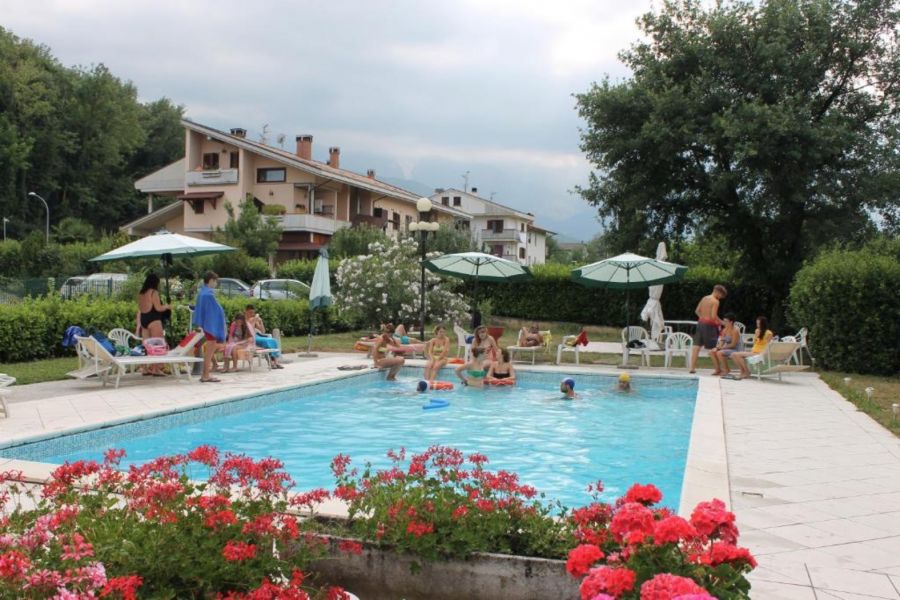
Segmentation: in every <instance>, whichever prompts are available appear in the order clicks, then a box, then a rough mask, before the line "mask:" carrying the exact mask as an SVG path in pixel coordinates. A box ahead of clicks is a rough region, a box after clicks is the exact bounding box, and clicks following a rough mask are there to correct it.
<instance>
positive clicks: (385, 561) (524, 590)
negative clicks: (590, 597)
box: [309, 538, 579, 600]
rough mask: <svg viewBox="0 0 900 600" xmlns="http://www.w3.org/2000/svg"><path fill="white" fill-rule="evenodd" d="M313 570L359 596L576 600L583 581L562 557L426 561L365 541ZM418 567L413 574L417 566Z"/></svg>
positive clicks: (332, 550) (373, 599)
mask: <svg viewBox="0 0 900 600" xmlns="http://www.w3.org/2000/svg"><path fill="white" fill-rule="evenodd" d="M339 541H340V540H339V539H335V538H332V539H331V543H330V546H329V555H330V558H327V559H324V560H321V561H318V562H316V563H314V564H313V565H312V566H311V568H310V569H309V570H310V571H312V572H314V573H316V574H318V575H320V576H321V580H322V581H323V582H326V583H328V584H334V585H340V586H343V587H344V588H346V589H347V590H348V591H351V592H353V593H354V594H356V595H357V596H359V598H360V599H361V600H397V599H398V598H403V599H405V600H462V599H465V600H498V599H504V600H549V599H551V598H552V599H553V600H566V599H572V600H575V599H577V598H578V584H579V581H578V580H576V579H574V578H573V577H571V576H570V575H568V574H567V573H566V563H565V561H562V560H548V559H544V558H529V557H524V556H508V555H505V554H478V555H476V556H474V557H472V558H471V559H469V560H455V559H451V560H444V561H440V562H427V561H422V560H416V557H414V556H409V555H404V554H397V553H395V552H393V551H391V550H387V549H383V548H379V547H378V546H377V545H375V544H371V543H363V552H362V554H360V555H354V554H346V553H343V552H340V551H339V550H338V549H337V544H338V542H339ZM414 563H418V564H419V568H418V570H417V571H416V572H415V573H414V572H413V564H414Z"/></svg>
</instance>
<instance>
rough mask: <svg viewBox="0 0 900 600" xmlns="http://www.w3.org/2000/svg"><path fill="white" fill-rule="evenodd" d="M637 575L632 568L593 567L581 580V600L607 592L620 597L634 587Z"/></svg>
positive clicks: (587, 599) (589, 599) (588, 599)
mask: <svg viewBox="0 0 900 600" xmlns="http://www.w3.org/2000/svg"><path fill="white" fill-rule="evenodd" d="M636 579H637V575H636V574H635V572H634V571H632V570H631V569H625V568H621V569H611V568H609V567H597V568H596V569H591V571H590V573H588V576H587V577H585V579H584V581H582V582H581V588H580V589H579V591H580V592H581V600H591V599H592V598H594V596H596V595H598V594H601V593H606V594H610V595H611V596H613V597H615V598H618V597H619V596H621V595H622V594H624V593H625V592H630V591H631V590H632V589H634V582H635V580H636Z"/></svg>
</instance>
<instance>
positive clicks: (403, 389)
mask: <svg viewBox="0 0 900 600" xmlns="http://www.w3.org/2000/svg"><path fill="white" fill-rule="evenodd" d="M420 374H421V370H419V369H412V368H404V369H403V370H402V371H401V373H400V377H399V380H398V381H397V382H386V381H384V378H383V374H380V373H375V372H367V373H365V374H362V375H359V376H354V377H350V378H348V379H345V380H341V381H333V382H327V383H320V384H313V385H309V386H303V387H297V388H294V389H290V390H285V391H278V392H274V393H267V394H262V395H258V396H253V397H250V398H246V399H241V400H237V401H234V402H226V403H222V404H217V405H213V406H208V407H204V408H199V409H193V410H187V411H183V412H179V413H174V414H171V415H166V416H162V417H157V418H151V419H146V420H142V421H136V422H132V423H126V424H122V425H116V426H112V427H106V428H102V429H96V430H91V431H87V432H82V433H76V434H72V435H67V436H63V437H59V438H54V439H50V440H44V441H39V442H34V443H30V444H22V445H18V446H14V447H9V448H5V449H0V455H2V456H5V457H10V458H20V459H25V460H35V461H41V462H50V463H62V462H65V461H74V460H79V459H98V460H99V459H101V458H102V456H103V452H104V450H106V449H108V448H124V449H125V450H126V452H127V462H124V463H123V464H125V465H127V464H139V463H142V462H145V461H147V460H149V459H150V458H154V457H156V456H159V455H160V454H172V453H178V452H184V451H187V450H189V449H192V448H194V447H196V446H199V445H202V444H211V445H215V446H217V447H219V448H220V449H222V450H225V451H231V452H241V453H246V454H248V455H250V456H253V457H255V458H262V457H264V456H274V457H277V458H279V459H281V460H283V461H284V463H285V468H286V469H287V471H288V472H289V473H290V474H291V475H292V476H293V477H294V479H295V481H296V482H297V487H298V489H309V488H313V487H327V488H330V487H333V484H334V482H333V479H332V477H331V473H330V470H329V464H330V462H331V459H332V458H333V457H334V456H335V455H337V454H338V453H343V454H346V455H348V456H350V457H352V458H353V460H354V463H355V464H357V465H362V463H363V462H365V461H366V460H369V461H371V462H372V463H373V464H374V465H375V466H376V467H383V466H387V465H388V464H389V459H388V458H387V457H386V456H385V453H386V452H387V450H389V449H399V448H400V447H401V446H404V447H406V448H407V450H409V451H412V452H418V451H422V450H424V449H426V448H427V447H429V446H431V445H435V444H440V445H447V446H453V447H456V448H459V449H461V450H463V451H464V452H475V451H478V452H481V453H483V454H485V455H487V456H488V458H489V459H490V463H489V465H488V467H489V468H491V469H507V470H510V471H514V472H517V473H518V474H519V475H520V478H521V479H522V481H523V482H526V483H529V484H531V485H533V486H535V487H536V488H537V489H538V490H539V491H542V492H546V493H547V495H548V496H549V497H552V498H559V499H560V500H562V501H563V503H564V504H566V505H568V506H576V505H581V504H584V503H586V502H588V501H589V500H590V497H589V496H588V494H587V492H586V491H585V488H586V486H587V485H588V484H589V483H593V482H595V481H597V480H598V479H600V480H603V482H604V484H605V486H606V493H605V496H606V497H607V498H608V499H612V498H615V497H616V496H618V495H620V494H621V493H622V492H624V490H625V489H627V487H628V486H629V485H631V484H632V483H634V482H639V483H650V482H652V483H654V484H656V485H657V486H658V487H659V488H660V489H661V490H662V492H663V494H664V504H665V505H667V506H669V507H670V508H672V509H675V510H677V508H678V503H679V497H680V493H681V483H682V479H683V475H684V468H685V461H686V458H687V450H688V443H689V440H690V430H691V423H692V419H693V412H694V403H695V400H696V395H697V383H696V381H695V380H690V379H673V378H656V377H635V378H634V379H633V385H634V391H633V392H632V393H629V394H621V393H617V392H615V391H614V390H615V377H614V376H611V375H610V376H602V375H577V376H575V378H576V380H577V392H578V393H579V396H580V398H579V399H576V400H574V401H566V400H562V399H561V398H560V394H559V393H558V391H557V389H558V385H559V381H560V379H562V377H564V376H565V375H566V374H565V373H534V372H527V373H520V376H519V379H520V381H519V385H518V386H516V387H515V388H492V389H483V390H481V389H467V388H460V387H457V389H456V390H454V391H451V392H432V393H430V394H429V396H431V397H434V398H441V399H446V400H449V401H450V406H449V407H447V408H443V409H438V410H422V408H421V406H422V404H424V403H425V402H426V399H427V397H426V396H423V395H420V394H416V393H415V392H414V391H413V390H414V387H415V382H416V381H417V376H418V375H420ZM444 378H445V379H446V378H448V377H447V375H444Z"/></svg>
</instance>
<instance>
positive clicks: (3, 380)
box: [0, 373, 16, 419]
mask: <svg viewBox="0 0 900 600" xmlns="http://www.w3.org/2000/svg"><path fill="white" fill-rule="evenodd" d="M15 382H16V378H15V377H13V376H12V375H7V374H6V373H0V412H2V414H0V417H2V418H4V419H5V418H7V417H8V416H9V407H8V406H7V405H6V395H7V394H9V390H7V389H4V388H8V387H9V386H11V385H12V384H14V383H15Z"/></svg>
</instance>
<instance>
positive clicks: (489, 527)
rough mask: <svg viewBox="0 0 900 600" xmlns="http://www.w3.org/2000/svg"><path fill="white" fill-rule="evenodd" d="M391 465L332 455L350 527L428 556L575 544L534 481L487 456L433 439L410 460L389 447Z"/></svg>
mask: <svg viewBox="0 0 900 600" xmlns="http://www.w3.org/2000/svg"><path fill="white" fill-rule="evenodd" d="M388 457H390V458H391V460H392V461H393V466H392V467H391V468H390V469H386V470H380V471H374V472H373V471H372V469H371V467H370V465H366V467H365V469H364V470H363V472H362V473H361V474H360V473H359V472H358V471H357V470H355V469H349V464H350V459H349V458H347V457H345V456H338V457H337V458H335V459H334V461H333V462H332V470H333V471H334V473H335V476H336V477H337V489H336V490H335V496H337V497H339V498H342V499H344V500H345V501H347V502H348V504H349V510H350V523H351V527H352V531H354V532H355V533H356V534H357V535H358V536H360V537H363V538H365V539H370V540H377V541H380V542H382V543H385V544H388V545H390V546H393V547H394V548H396V549H398V550H401V551H407V552H411V553H414V554H417V555H419V556H422V557H424V558H427V559H436V558H439V557H441V556H456V557H465V556H468V555H469V554H471V553H473V552H478V551H489V552H500V553H506V554H520V555H526V556H548V557H560V556H563V555H565V552H566V550H567V549H568V548H570V547H571V545H572V539H573V538H572V535H571V533H570V531H569V527H568V525H567V524H566V522H565V521H563V520H559V519H554V518H553V517H552V509H551V508H550V507H549V505H548V504H546V503H542V502H540V501H539V499H538V495H537V492H536V491H535V490H534V488H532V487H530V486H527V485H522V484H521V483H519V481H518V477H517V476H516V475H515V474H513V473H508V472H506V471H497V472H491V471H488V470H486V469H485V468H484V465H485V463H486V462H487V458H486V457H485V456H483V455H481V454H471V455H469V456H468V457H466V456H464V455H463V453H462V452H460V451H459V450H456V449H453V448H445V447H441V446H434V447H432V448H429V449H428V450H427V451H425V452H423V453H422V454H417V455H415V456H413V457H412V458H411V459H410V460H409V461H408V462H407V460H406V452H405V451H404V450H402V449H401V450H400V451H399V452H393V451H391V452H388Z"/></svg>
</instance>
